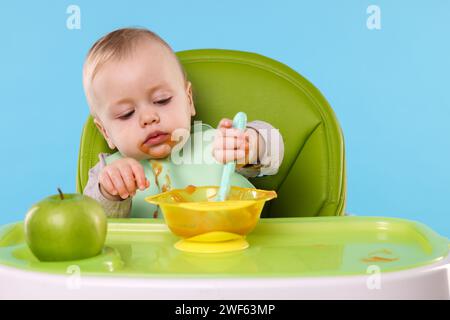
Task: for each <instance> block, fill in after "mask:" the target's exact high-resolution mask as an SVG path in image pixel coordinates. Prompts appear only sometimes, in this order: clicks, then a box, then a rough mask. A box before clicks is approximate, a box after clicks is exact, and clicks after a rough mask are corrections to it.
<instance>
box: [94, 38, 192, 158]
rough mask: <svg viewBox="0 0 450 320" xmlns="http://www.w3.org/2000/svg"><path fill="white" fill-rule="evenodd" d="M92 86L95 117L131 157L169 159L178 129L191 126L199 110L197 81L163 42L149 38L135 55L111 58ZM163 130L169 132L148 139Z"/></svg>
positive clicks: (109, 139)
mask: <svg viewBox="0 0 450 320" xmlns="http://www.w3.org/2000/svg"><path fill="white" fill-rule="evenodd" d="M92 89H93V96H94V99H95V102H96V106H97V107H96V108H97V109H96V112H97V115H98V118H99V119H94V122H95V124H96V125H97V127H98V128H99V130H100V131H101V132H102V133H103V136H104V137H105V139H106V140H107V142H108V145H109V147H110V148H111V149H114V148H115V147H117V149H118V150H119V151H120V153H121V154H122V155H123V156H125V157H132V158H134V159H137V160H143V159H150V158H152V159H158V158H165V157H166V156H168V155H169V154H170V152H171V150H172V148H173V147H174V146H175V145H176V144H177V143H178V142H179V141H173V139H171V136H172V133H173V132H174V131H175V130H177V129H178V130H184V132H185V133H189V131H190V126H191V116H193V115H195V109H194V104H193V100H192V90H191V84H190V82H186V81H185V79H184V76H183V74H182V72H181V70H180V68H179V66H178V63H177V61H176V59H175V57H174V56H173V55H172V54H171V52H170V51H169V49H168V48H166V47H164V46H163V45H162V44H160V43H157V42H155V41H150V40H147V41H146V40H143V41H141V42H140V43H139V44H138V45H137V46H136V48H135V50H134V52H133V53H132V54H130V55H129V56H127V57H125V58H122V59H120V60H118V59H115V60H111V61H108V62H107V63H106V64H105V65H103V66H102V67H101V69H100V70H99V71H98V73H97V75H96V76H95V78H94V81H93V82H92ZM158 132H159V133H163V134H159V135H157V136H156V137H153V138H150V139H148V138H149V136H152V135H155V134H157V133H158ZM179 132H180V131H178V133H179Z"/></svg>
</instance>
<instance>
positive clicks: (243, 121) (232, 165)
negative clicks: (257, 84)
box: [216, 112, 247, 201]
mask: <svg viewBox="0 0 450 320" xmlns="http://www.w3.org/2000/svg"><path fill="white" fill-rule="evenodd" d="M246 125H247V115H246V114H245V113H244V112H238V113H237V114H236V115H235V116H234V118H233V128H237V129H240V130H244V129H245V126H246ZM235 169H236V162H235V161H230V162H227V163H226V164H225V165H224V166H223V171H222V180H221V181H220V188H219V193H218V194H217V198H216V201H225V200H226V199H227V198H228V193H229V192H230V178H231V174H232V173H233V172H234V170H235Z"/></svg>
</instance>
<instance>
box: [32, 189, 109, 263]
mask: <svg viewBox="0 0 450 320" xmlns="http://www.w3.org/2000/svg"><path fill="white" fill-rule="evenodd" d="M58 191H59V195H53V196H49V197H47V198H45V199H43V200H42V201H40V202H38V203H36V204H35V205H33V206H32V207H31V208H30V210H29V211H28V212H27V215H26V218H25V235H26V241H27V243H28V246H29V248H30V249H31V251H32V252H33V254H34V255H35V256H36V258H38V259H39V260H40V261H67V260H79V259H85V258H90V257H93V256H96V255H98V254H99V253H101V251H102V249H103V245H104V244H105V238H106V232H107V219H106V215H105V212H104V210H103V208H102V206H101V205H100V204H99V203H98V202H97V201H96V200H94V199H93V198H91V197H88V196H85V195H82V194H63V193H62V192H61V190H60V189H59V188H58Z"/></svg>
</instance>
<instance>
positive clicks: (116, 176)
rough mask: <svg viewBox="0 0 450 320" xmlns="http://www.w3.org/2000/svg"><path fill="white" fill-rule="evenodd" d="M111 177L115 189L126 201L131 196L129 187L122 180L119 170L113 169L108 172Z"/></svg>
mask: <svg viewBox="0 0 450 320" xmlns="http://www.w3.org/2000/svg"><path fill="white" fill-rule="evenodd" d="M108 173H109V177H110V178H111V181H112V183H113V184H114V188H115V189H116V190H117V192H118V193H119V195H120V197H121V198H122V199H126V198H127V197H128V196H129V195H130V194H129V193H128V190H127V187H126V185H125V183H124V181H123V179H122V174H121V171H120V170H119V168H117V167H111V168H110V169H109V171H108Z"/></svg>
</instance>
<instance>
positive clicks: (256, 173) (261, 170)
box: [236, 120, 284, 177]
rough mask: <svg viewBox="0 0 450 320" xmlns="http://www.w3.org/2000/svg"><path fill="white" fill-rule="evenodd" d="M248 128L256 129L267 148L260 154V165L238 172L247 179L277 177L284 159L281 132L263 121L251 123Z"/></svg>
mask: <svg viewBox="0 0 450 320" xmlns="http://www.w3.org/2000/svg"><path fill="white" fill-rule="evenodd" d="M247 128H252V129H255V130H256V131H257V132H258V134H260V135H261V137H262V138H263V140H264V144H265V148H264V149H263V150H260V152H259V159H260V161H259V163H257V164H249V165H246V166H244V167H241V168H239V169H236V171H237V172H238V173H240V174H242V175H244V176H246V177H261V176H265V175H275V174H276V173H277V172H278V169H279V168H280V165H281V163H282V162H283V157H284V142H283V137H282V136H281V134H280V131H279V130H278V129H275V128H274V127H273V126H272V125H271V124H270V123H267V122H265V121H261V120H255V121H251V122H249V123H248V124H247Z"/></svg>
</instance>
